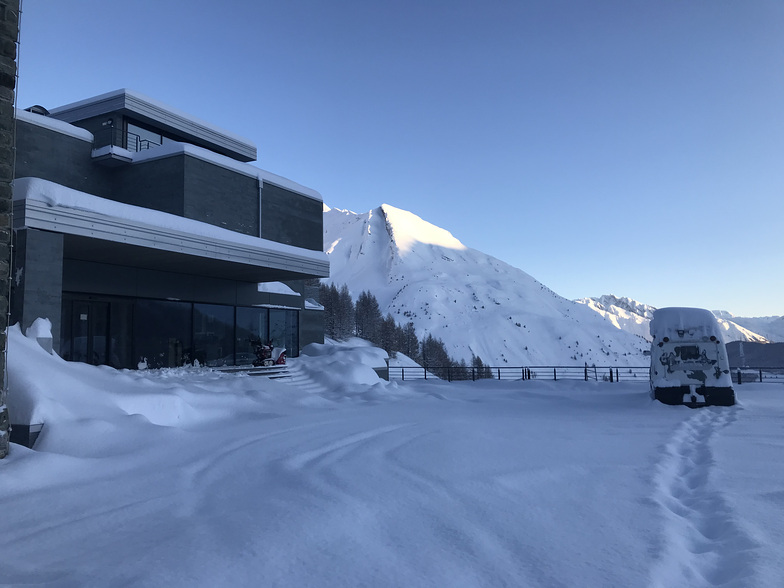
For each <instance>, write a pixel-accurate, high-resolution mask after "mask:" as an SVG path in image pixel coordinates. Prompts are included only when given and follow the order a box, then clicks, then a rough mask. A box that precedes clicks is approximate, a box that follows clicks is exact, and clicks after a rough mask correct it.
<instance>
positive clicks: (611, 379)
mask: <svg viewBox="0 0 784 588" xmlns="http://www.w3.org/2000/svg"><path fill="white" fill-rule="evenodd" d="M612 383H613V373H612V368H610V384H612Z"/></svg>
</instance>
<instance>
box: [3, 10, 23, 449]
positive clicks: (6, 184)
mask: <svg viewBox="0 0 784 588" xmlns="http://www.w3.org/2000/svg"><path fill="white" fill-rule="evenodd" d="M18 38H19V1H18V0H0V458H3V457H5V456H6V455H7V454H8V437H9V435H8V423H9V420H8V410H7V409H6V406H5V395H6V374H5V368H6V353H5V352H6V336H7V331H6V329H7V327H8V296H9V286H10V284H9V280H10V272H11V209H12V205H11V204H12V187H11V182H12V181H13V179H14V149H15V146H14V104H15V100H14V96H15V92H16V42H17V40H18Z"/></svg>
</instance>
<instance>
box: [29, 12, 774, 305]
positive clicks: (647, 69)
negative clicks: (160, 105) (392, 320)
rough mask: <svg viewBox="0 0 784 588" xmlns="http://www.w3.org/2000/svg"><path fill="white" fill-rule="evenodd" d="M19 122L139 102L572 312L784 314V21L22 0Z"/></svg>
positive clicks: (740, 16)
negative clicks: (493, 261)
mask: <svg viewBox="0 0 784 588" xmlns="http://www.w3.org/2000/svg"><path fill="white" fill-rule="evenodd" d="M22 8H23V14H22V31H21V54H20V80H19V87H18V102H19V106H21V107H27V106H30V105H32V104H41V105H43V106H46V107H49V108H52V107H55V106H59V105H62V104H66V103H68V102H73V101H76V100H80V99H82V98H87V97H90V96H94V95H96V94H100V93H103V92H107V91H111V90H115V89H118V88H123V87H127V88H132V89H134V90H137V91H139V92H142V93H144V94H147V95H149V96H151V97H153V98H156V99H158V100H161V101H163V102H166V103H168V104H170V105H171V106H174V107H176V108H179V109H181V110H184V111H185V112H188V113H190V114H192V115H194V116H197V117H199V118H202V119H205V120H208V121H210V122H212V123H214V124H216V125H218V126H221V127H223V128H226V129H227V130H230V131H233V132H235V133H237V134H240V135H243V136H245V137H247V138H249V139H251V140H252V141H253V142H255V143H256V145H257V146H258V148H259V165H260V166H261V167H263V168H264V169H267V170H269V171H271V172H274V173H277V174H280V175H283V176H286V177H288V178H290V179H292V180H295V181H297V182H299V183H302V184H305V185H307V186H309V187H311V188H314V189H316V190H318V191H319V192H321V194H322V195H323V197H324V201H325V203H326V204H328V205H329V206H331V207H336V208H348V209H351V210H354V211H356V212H366V211H368V210H370V209H372V208H375V207H376V206H379V205H380V204H382V203H388V204H391V205H393V206H397V207H399V208H403V209H406V210H410V211H412V212H414V213H415V214H418V215H419V216H421V217H422V218H424V219H425V220H428V221H430V222H432V223H434V224H436V225H439V226H441V227H443V228H446V229H448V230H450V231H451V232H452V233H453V234H454V235H455V236H456V237H457V238H459V239H460V240H461V241H462V242H463V243H464V244H466V245H467V246H469V247H473V248H475V249H479V250H481V251H483V252H485V253H489V254H491V255H494V256H495V257H498V258H500V259H502V260H504V261H506V262H508V263H510V264H512V265H514V266H516V267H519V268H521V269H523V270H525V271H527V272H528V273H530V274H531V275H533V276H534V277H535V278H537V279H539V280H540V281H542V282H543V283H544V284H546V285H547V286H549V287H550V288H552V289H553V290H555V291H556V292H558V293H559V294H561V295H563V296H566V297H567V298H578V297H583V296H598V295H601V294H606V293H613V294H616V295H619V296H630V297H632V298H636V299H638V300H640V301H642V302H645V303H648V304H652V305H654V306H673V305H677V306H700V307H706V308H711V309H719V308H720V309H725V310H729V311H731V312H733V313H735V314H739V315H746V316H760V315H772V314H776V315H782V314H784V261H783V260H782V253H783V252H784V2H782V1H781V0H755V1H754V2H734V1H729V0H728V1H723V0H705V1H688V0H677V1H675V0H673V1H669V0H663V1H656V2H650V1H643V0H638V1H635V0H617V1H592V2H583V1H577V0H575V1H568V2H562V1H557V0H556V1H551V0H548V1H544V0H541V1H511V0H507V1H501V0H485V1H479V0H477V1H471V2H468V1H462V0H447V1H428V0H425V1H422V0H400V1H387V2H375V1H372V0H366V1H360V0H355V1H352V2H346V1H341V0H332V1H324V0H285V1H279V2H267V1H265V0H254V1H251V0H248V1H240V0H224V1H223V2H221V3H215V2H203V1H198V0H195V1H187V2H186V1H178V2H175V1H171V0H134V1H133V2H107V1H106V0H69V1H68V2H51V1H45V0H23V6H22Z"/></svg>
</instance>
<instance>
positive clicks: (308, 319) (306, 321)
mask: <svg viewBox="0 0 784 588" xmlns="http://www.w3.org/2000/svg"><path fill="white" fill-rule="evenodd" d="M309 343H324V311H323V310H303V311H302V312H301V313H299V346H300V349H301V348H302V347H305V345H308V344H309Z"/></svg>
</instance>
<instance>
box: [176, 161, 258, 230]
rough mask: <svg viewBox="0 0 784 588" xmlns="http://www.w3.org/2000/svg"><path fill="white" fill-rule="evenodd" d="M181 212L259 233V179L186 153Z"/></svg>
mask: <svg viewBox="0 0 784 588" xmlns="http://www.w3.org/2000/svg"><path fill="white" fill-rule="evenodd" d="M184 179H185V182H184V185H185V203H184V208H183V210H184V216H185V217H187V218H192V219H194V220H198V221H202V222H205V223H209V224H211V225H215V226H217V227H222V228H224V229H229V230H231V231H236V232H238V233H244V234H246V235H252V236H254V237H258V236H259V181H258V179H257V178H254V177H250V176H246V175H244V174H240V173H237V172H235V171H232V170H229V169H226V168H223V167H220V166H218V165H215V164H213V163H209V162H207V161H203V160H201V159H197V158H195V157H190V156H185V176H184Z"/></svg>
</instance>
